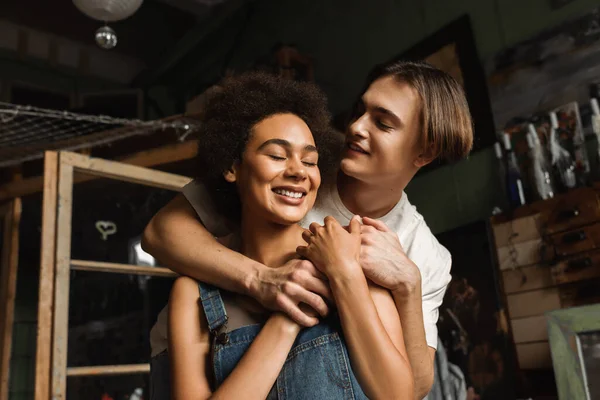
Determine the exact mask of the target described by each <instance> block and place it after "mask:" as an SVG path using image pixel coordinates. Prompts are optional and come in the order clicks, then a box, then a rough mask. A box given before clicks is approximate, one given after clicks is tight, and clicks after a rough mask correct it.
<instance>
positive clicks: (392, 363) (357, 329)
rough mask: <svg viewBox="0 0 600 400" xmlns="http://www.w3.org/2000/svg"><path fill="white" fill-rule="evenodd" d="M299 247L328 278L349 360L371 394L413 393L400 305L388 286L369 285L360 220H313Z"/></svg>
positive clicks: (410, 395) (395, 395) (408, 396)
mask: <svg viewBox="0 0 600 400" xmlns="http://www.w3.org/2000/svg"><path fill="white" fill-rule="evenodd" d="M303 238H304V240H306V242H307V243H308V246H301V247H299V248H298V252H299V253H300V254H302V255H303V256H305V257H307V258H308V259H309V260H311V261H312V262H313V263H314V264H315V266H316V267H317V268H318V269H319V270H321V271H322V272H323V273H324V274H325V275H327V277H328V278H329V284H330V286H331V290H332V293H333V297H334V299H335V303H336V306H337V308H338V311H339V314H340V320H341V322H342V328H343V330H344V334H345V337H346V341H347V343H348V349H349V353H350V360H351V362H352V366H353V367H354V369H355V372H356V374H357V378H358V380H359V382H360V384H361V387H362V388H363V390H364V391H365V394H366V395H367V396H368V397H369V398H374V399H380V398H386V399H387V398H393V399H412V398H414V382H413V375H412V370H411V366H410V363H409V361H408V358H407V355H406V348H405V346H404V340H403V336H402V327H401V324H400V318H399V316H398V311H397V310H396V306H395V304H394V301H393V299H392V297H391V294H390V293H389V292H388V291H387V290H383V289H379V288H377V287H375V286H372V287H371V288H370V287H369V284H368V283H367V279H366V278H365V275H364V273H363V271H362V268H361V266H360V263H359V258H360V243H361V239H360V223H359V222H358V219H357V218H353V219H352V220H351V221H350V225H349V227H348V231H346V230H345V229H344V228H343V227H342V226H341V225H340V224H339V223H338V222H337V221H336V220H335V219H333V218H331V217H327V218H325V226H319V225H318V224H311V226H310V232H309V231H306V232H305V233H304V234H303Z"/></svg>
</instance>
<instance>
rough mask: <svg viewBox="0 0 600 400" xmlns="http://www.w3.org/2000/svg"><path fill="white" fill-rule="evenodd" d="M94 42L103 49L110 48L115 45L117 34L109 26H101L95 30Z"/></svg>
mask: <svg viewBox="0 0 600 400" xmlns="http://www.w3.org/2000/svg"><path fill="white" fill-rule="evenodd" d="M96 43H98V46H100V47H102V48H103V49H106V50H110V49H112V48H114V47H115V46H116V45H117V34H116V33H115V31H114V30H113V29H112V28H111V27H109V26H103V27H102V28H100V29H98V30H97V31H96Z"/></svg>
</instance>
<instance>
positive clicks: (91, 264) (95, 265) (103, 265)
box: [71, 260, 177, 278]
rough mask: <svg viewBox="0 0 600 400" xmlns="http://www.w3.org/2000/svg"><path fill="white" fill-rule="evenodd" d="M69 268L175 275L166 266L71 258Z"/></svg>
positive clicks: (150, 274) (134, 273) (119, 272)
mask: <svg viewBox="0 0 600 400" xmlns="http://www.w3.org/2000/svg"><path fill="white" fill-rule="evenodd" d="M71 269H74V270H78V271H94V272H109V273H114V274H133V275H148V276H161V277H165V278H172V277H176V276H177V274H176V273H174V272H173V271H171V270H170V269H168V268H162V267H148V266H142V265H128V264H115V263H108V262H101V261H88V260H71Z"/></svg>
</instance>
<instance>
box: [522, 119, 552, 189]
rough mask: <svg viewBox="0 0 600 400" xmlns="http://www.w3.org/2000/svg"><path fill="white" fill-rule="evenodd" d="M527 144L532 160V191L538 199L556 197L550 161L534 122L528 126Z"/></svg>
mask: <svg viewBox="0 0 600 400" xmlns="http://www.w3.org/2000/svg"><path fill="white" fill-rule="evenodd" d="M527 130H528V132H527V135H526V138H527V145H528V146H529V159H530V161H531V170H530V172H531V186H532V192H533V193H535V196H536V197H537V198H538V199H542V200H546V199H550V198H552V197H554V188H553V185H552V179H551V174H550V170H549V168H548V162H547V160H546V156H545V155H544V151H543V148H542V144H541V143H540V138H539V136H538V133H537V130H536V129H535V126H534V125H533V124H529V125H528V126H527Z"/></svg>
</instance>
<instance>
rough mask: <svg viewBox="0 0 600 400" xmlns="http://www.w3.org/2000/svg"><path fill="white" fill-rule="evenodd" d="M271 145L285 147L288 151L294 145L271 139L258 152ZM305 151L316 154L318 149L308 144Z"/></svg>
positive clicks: (285, 141) (282, 140) (283, 140)
mask: <svg viewBox="0 0 600 400" xmlns="http://www.w3.org/2000/svg"><path fill="white" fill-rule="evenodd" d="M271 144H276V145H279V146H282V147H285V148H287V149H291V148H292V144H291V143H290V142H288V141H287V140H285V139H269V140H267V141H265V142H264V143H263V144H261V145H260V147H259V148H258V150H262V149H263V148H265V147H267V146H269V145H271ZM304 150H305V151H314V152H316V151H317V148H316V147H315V146H313V145H312V144H307V145H306V146H304Z"/></svg>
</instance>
